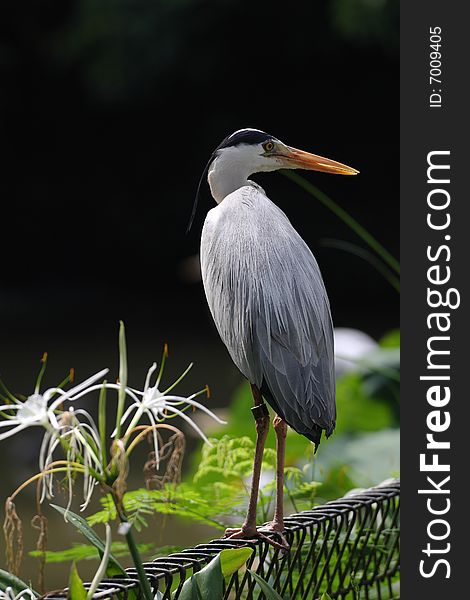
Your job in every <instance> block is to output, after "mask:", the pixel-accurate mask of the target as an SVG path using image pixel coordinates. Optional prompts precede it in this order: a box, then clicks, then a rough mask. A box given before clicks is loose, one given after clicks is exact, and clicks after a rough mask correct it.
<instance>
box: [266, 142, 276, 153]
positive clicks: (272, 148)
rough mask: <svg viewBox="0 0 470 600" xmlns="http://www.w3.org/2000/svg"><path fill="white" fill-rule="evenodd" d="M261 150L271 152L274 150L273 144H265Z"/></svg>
mask: <svg viewBox="0 0 470 600" xmlns="http://www.w3.org/2000/svg"><path fill="white" fill-rule="evenodd" d="M263 148H264V150H265V151H266V152H271V150H274V144H273V142H265V143H264V144H263Z"/></svg>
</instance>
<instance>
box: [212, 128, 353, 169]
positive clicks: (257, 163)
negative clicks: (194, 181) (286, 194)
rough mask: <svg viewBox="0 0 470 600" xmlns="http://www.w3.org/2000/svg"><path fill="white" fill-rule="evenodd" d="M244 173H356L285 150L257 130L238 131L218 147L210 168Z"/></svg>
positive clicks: (297, 152) (311, 155)
mask: <svg viewBox="0 0 470 600" xmlns="http://www.w3.org/2000/svg"><path fill="white" fill-rule="evenodd" d="M226 168H229V169H232V170H237V169H243V170H244V171H245V172H246V176H249V175H252V174H253V173H260V172H262V171H277V170H278V169H307V170H309V171H322V172H323V173H332V174H335V175H357V174H358V173H359V171H357V170H356V169H353V168H351V167H348V166H346V165H343V164H341V163H339V162H336V161H334V160H330V159H329V158H324V157H323V156H317V155H316V154H310V153H309V152H304V151H303V150H297V148H292V147H291V146H287V145H286V144H284V143H283V142H281V141H280V140H278V139H277V138H275V137H274V136H272V135H269V134H268V133H265V132H264V131H260V130H259V129H240V130H238V131H235V133H232V134H231V135H229V136H228V137H226V138H225V139H224V140H223V142H221V143H220V144H219V146H217V148H216V149H215V151H214V153H213V155H212V157H211V162H210V165H209V169H208V171H209V178H210V174H211V172H213V171H218V170H222V169H223V170H225V169H226Z"/></svg>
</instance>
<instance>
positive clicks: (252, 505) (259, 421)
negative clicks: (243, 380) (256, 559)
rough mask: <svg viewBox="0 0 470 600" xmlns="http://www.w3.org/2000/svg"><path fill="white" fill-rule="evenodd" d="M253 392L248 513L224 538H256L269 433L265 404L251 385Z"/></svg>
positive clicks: (226, 532) (228, 530)
mask: <svg viewBox="0 0 470 600" xmlns="http://www.w3.org/2000/svg"><path fill="white" fill-rule="evenodd" d="M251 390H252V392H253V399H254V403H255V405H254V407H253V408H252V409H251V410H252V411H253V416H254V417H255V421H256V448H255V460H254V463H253V479H252V482H251V494H250V502H249V504H248V512H247V515H246V519H245V522H244V523H243V525H242V526H241V528H238V529H227V530H226V531H225V535H226V536H230V537H246V538H250V537H256V536H257V529H256V506H257V504H258V491H259V478H260V475H261V466H262V464H263V452H264V444H265V443H266V437H267V436H268V431H269V412H268V409H267V407H266V404H265V403H264V402H263V397H262V396H261V392H260V391H259V389H258V388H257V387H256V386H255V385H253V384H252V385H251Z"/></svg>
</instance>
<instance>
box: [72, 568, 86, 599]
mask: <svg viewBox="0 0 470 600" xmlns="http://www.w3.org/2000/svg"><path fill="white" fill-rule="evenodd" d="M67 597H68V598H70V600H86V589H85V586H84V585H83V581H82V580H81V579H80V575H79V574H78V571H77V567H76V565H75V563H72V568H71V569H70V575H69V590H68V593H67Z"/></svg>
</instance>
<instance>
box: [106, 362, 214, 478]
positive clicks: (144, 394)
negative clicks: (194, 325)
mask: <svg viewBox="0 0 470 600" xmlns="http://www.w3.org/2000/svg"><path fill="white" fill-rule="evenodd" d="M191 367H192V363H191V364H190V365H189V367H188V368H187V369H186V371H184V373H183V374H182V375H181V376H180V377H179V378H178V379H177V381H175V382H174V383H173V384H172V385H171V386H170V387H169V388H167V389H166V390H165V391H163V392H161V391H160V390H159V389H158V385H159V384H160V380H161V375H162V370H163V369H162V368H161V369H160V373H159V374H158V377H157V380H156V382H155V385H153V386H152V385H151V383H150V382H151V378H152V375H153V373H154V372H155V370H156V368H157V364H156V363H153V364H152V366H151V367H150V369H149V370H148V373H147V377H146V379H145V384H144V389H143V391H139V390H136V389H133V388H129V387H126V394H127V395H128V396H129V397H130V398H132V400H133V403H132V404H131V405H130V406H129V407H128V408H127V410H126V411H125V412H124V414H123V416H122V419H121V425H124V424H125V423H126V422H127V421H128V420H129V418H130V417H131V415H132V413H134V415H133V416H132V418H131V420H130V423H129V425H128V426H127V429H126V431H125V433H124V437H127V436H128V435H130V433H131V432H132V430H133V429H134V428H135V427H136V426H137V425H138V424H139V423H140V421H141V419H142V417H143V416H144V415H146V416H147V418H148V420H149V421H150V425H151V426H153V430H152V434H153V443H154V449H155V463H156V465H157V468H158V466H159V452H158V435H157V430H156V427H155V426H156V425H157V424H158V423H161V422H162V421H165V420H167V419H169V418H172V417H174V416H179V417H181V418H182V419H183V420H184V421H186V422H187V423H188V424H189V425H190V426H191V427H192V428H193V429H194V430H195V431H196V432H197V433H198V434H199V435H200V436H201V438H202V439H203V440H204V441H205V442H206V443H207V444H209V445H210V442H209V440H208V439H207V437H206V436H205V435H204V432H203V431H202V430H201V429H200V427H198V425H196V423H195V422H194V421H193V420H192V419H190V418H189V417H188V415H187V414H186V413H185V412H184V411H185V410H186V409H187V408H189V407H190V406H192V407H194V408H198V409H199V410H202V411H203V412H205V413H206V414H207V415H209V416H210V417H212V418H213V419H214V420H215V421H217V422H218V423H221V424H223V425H225V424H226V423H225V421H222V419H219V417H218V416H217V415H215V414H214V413H213V412H212V411H210V410H209V409H208V408H206V407H205V406H204V405H203V404H201V403H200V402H197V401H196V400H194V398H196V396H199V395H200V394H203V393H204V392H206V389H204V390H201V391H199V392H196V393H195V394H191V395H190V396H188V397H185V396H173V395H168V392H170V391H171V390H172V389H173V388H174V387H175V386H176V385H177V384H178V383H179V382H180V381H181V380H182V379H183V377H184V376H185V375H186V374H187V373H188V371H189V370H190V369H191ZM178 407H179V408H178ZM115 434H116V431H114V432H113V435H115Z"/></svg>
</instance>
